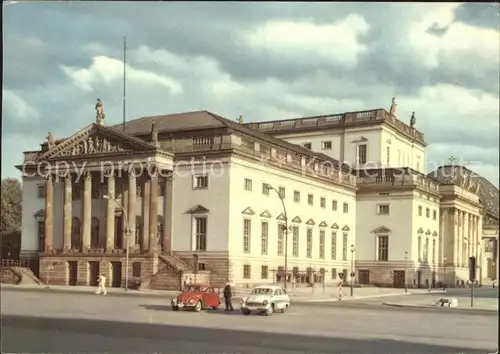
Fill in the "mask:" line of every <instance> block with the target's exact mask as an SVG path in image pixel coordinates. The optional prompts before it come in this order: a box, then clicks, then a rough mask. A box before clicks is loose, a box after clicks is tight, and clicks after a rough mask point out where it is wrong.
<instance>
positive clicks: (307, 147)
mask: <svg viewBox="0 0 500 354" xmlns="http://www.w3.org/2000/svg"><path fill="white" fill-rule="evenodd" d="M302 146H303V147H305V148H306V149H309V150H311V148H312V144H311V143H304V144H303V145H302Z"/></svg>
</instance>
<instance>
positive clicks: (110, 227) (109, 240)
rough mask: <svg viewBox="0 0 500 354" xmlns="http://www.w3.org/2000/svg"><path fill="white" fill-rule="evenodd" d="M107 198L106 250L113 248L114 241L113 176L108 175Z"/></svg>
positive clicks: (114, 206)
mask: <svg viewBox="0 0 500 354" xmlns="http://www.w3.org/2000/svg"><path fill="white" fill-rule="evenodd" d="M108 197H109V198H108V200H107V204H106V243H105V245H106V250H110V249H112V248H114V241H115V208H116V205H115V204H116V202H115V199H114V198H115V176H114V174H111V175H110V176H108Z"/></svg>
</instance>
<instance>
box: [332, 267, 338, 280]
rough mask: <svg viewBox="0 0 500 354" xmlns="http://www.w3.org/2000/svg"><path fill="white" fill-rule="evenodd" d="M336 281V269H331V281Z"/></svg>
mask: <svg viewBox="0 0 500 354" xmlns="http://www.w3.org/2000/svg"><path fill="white" fill-rule="evenodd" d="M335 279H337V268H332V280H335Z"/></svg>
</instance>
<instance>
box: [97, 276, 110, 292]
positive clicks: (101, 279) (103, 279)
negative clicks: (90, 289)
mask: <svg viewBox="0 0 500 354" xmlns="http://www.w3.org/2000/svg"><path fill="white" fill-rule="evenodd" d="M97 282H98V283H99V285H98V286H97V291H96V292H95V293H96V294H97V295H100V294H101V293H102V294H103V295H106V294H107V293H108V292H107V291H106V277H105V276H104V275H99V278H97Z"/></svg>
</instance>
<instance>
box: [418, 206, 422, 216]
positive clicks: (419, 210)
mask: <svg viewBox="0 0 500 354" xmlns="http://www.w3.org/2000/svg"><path fill="white" fill-rule="evenodd" d="M418 216H422V206H421V205H419V206H418Z"/></svg>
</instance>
